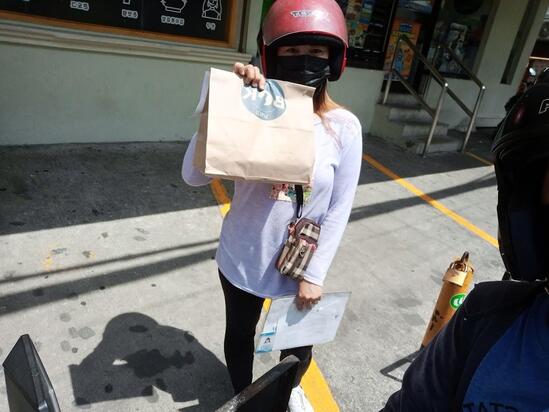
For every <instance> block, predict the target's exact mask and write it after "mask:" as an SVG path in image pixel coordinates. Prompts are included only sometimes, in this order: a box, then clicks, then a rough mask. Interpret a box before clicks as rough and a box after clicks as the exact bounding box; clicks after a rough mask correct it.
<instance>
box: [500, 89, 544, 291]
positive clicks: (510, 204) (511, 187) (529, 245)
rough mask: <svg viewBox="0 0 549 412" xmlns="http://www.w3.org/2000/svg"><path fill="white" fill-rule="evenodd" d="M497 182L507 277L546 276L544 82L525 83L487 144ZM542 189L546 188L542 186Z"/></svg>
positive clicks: (525, 278)
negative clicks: (527, 86)
mask: <svg viewBox="0 0 549 412" xmlns="http://www.w3.org/2000/svg"><path fill="white" fill-rule="evenodd" d="M492 152H493V154H494V157H495V169H496V177H497V182H498V222H499V241H500V245H499V249H500V252H501V255H502V258H503V261H504V263H505V267H506V269H507V271H508V272H509V274H510V276H511V277H512V278H513V279H516V280H526V281H535V280H537V279H547V278H549V205H544V204H543V203H542V190H543V188H544V183H545V187H546V188H547V185H548V184H549V175H548V173H549V172H548V170H549V162H548V160H549V83H539V84H536V85H535V86H533V87H531V88H530V89H529V90H528V91H526V92H525V94H524V95H523V96H522V97H521V98H520V99H519V100H518V102H517V103H516V104H515V105H514V106H513V108H512V109H511V111H510V112H509V113H508V114H507V117H506V118H505V119H504V121H503V124H502V126H501V127H500V129H499V131H498V133H497V135H496V137H495V139H494V143H493V146H492ZM545 190H547V189H545Z"/></svg>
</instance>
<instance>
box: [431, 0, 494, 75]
mask: <svg viewBox="0 0 549 412" xmlns="http://www.w3.org/2000/svg"><path fill="white" fill-rule="evenodd" d="M493 3H494V1H493V0H442V5H441V10H440V14H439V17H438V19H437V22H436V25H435V30H434V35H433V41H432V42H431V47H430V50H429V58H430V59H434V64H435V67H436V68H437V69H438V70H439V71H440V72H441V73H442V74H443V75H444V76H447V77H465V76H464V73H463V70H462V69H461V67H460V66H459V65H458V64H457V63H456V61H455V60H453V59H451V58H450V55H449V53H442V52H440V53H438V55H437V54H436V51H437V48H436V47H437V45H438V44H439V43H445V44H446V45H448V46H449V47H450V48H451V49H452V50H453V51H454V53H455V54H456V55H457V56H458V57H459V58H460V59H461V60H462V61H463V62H464V63H465V66H467V67H468V68H469V69H471V70H473V69H474V66H475V62H476V58H477V56H478V52H479V48H480V45H481V42H482V39H483V36H484V34H485V32H487V31H486V30H485V29H486V24H487V21H488V17H489V15H490V12H491V11H492V7H493Z"/></svg>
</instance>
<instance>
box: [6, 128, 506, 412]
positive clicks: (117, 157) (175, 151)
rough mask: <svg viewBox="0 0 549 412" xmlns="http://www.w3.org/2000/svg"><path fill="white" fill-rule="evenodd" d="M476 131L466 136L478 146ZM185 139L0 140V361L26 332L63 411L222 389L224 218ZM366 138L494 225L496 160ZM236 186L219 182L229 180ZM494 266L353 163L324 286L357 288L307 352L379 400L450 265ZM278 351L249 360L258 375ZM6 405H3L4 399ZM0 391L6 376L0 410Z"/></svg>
mask: <svg viewBox="0 0 549 412" xmlns="http://www.w3.org/2000/svg"><path fill="white" fill-rule="evenodd" d="M486 147H487V142H486V139H483V138H482V136H481V135H476V136H475V140H474V141H473V144H472V146H471V148H472V149H471V150H473V151H475V153H477V154H480V155H482V156H487V153H486ZM184 150H185V145H184V144H177V143H151V144H143V143H142V144H125V145H122V144H104V145H60V146H33V147H3V148H0V285H1V287H0V324H1V329H2V333H1V335H0V360H3V359H4V357H5V356H6V355H7V353H8V352H9V350H10V348H11V346H12V345H13V344H14V343H15V341H16V340H17V337H18V336H19V335H21V334H23V333H29V334H30V335H31V337H32V338H33V339H34V341H35V343H36V344H37V346H38V348H39V353H40V356H41V358H42V360H43V362H44V364H45V366H46V368H47V370H48V373H49V375H50V378H51V380H52V383H53V385H54V387H55V389H56V392H57V394H58V397H59V400H60V404H61V409H62V410H65V411H67V410H80V409H92V410H97V411H114V410H116V411H137V410H141V411H168V410H184V411H211V410H214V409H215V408H216V407H217V406H219V405H221V404H222V403H223V402H224V401H225V400H227V399H228V398H229V397H230V396H231V389H230V384H229V380H228V374H227V372H226V370H225V367H224V357H223V348H222V347H223V344H222V342H223V328H224V312H223V310H224V309H223V297H222V294H221V290H220V288H219V285H218V279H217V273H216V265H215V262H214V261H213V260H212V258H213V256H214V254H215V248H216V246H217V239H218V236H219V230H220V226H221V216H220V214H219V210H218V207H217V204H216V202H215V199H214V197H213V196H212V193H211V191H210V189H209V187H203V188H189V187H186V186H185V185H184V183H183V182H181V180H180V174H179V168H180V162H181V157H182V154H183V152H184ZM365 151H366V152H368V153H369V154H370V155H372V156H373V157H374V158H375V159H376V160H378V161H379V162H381V163H382V164H383V165H385V166H386V167H388V168H390V169H391V170H393V171H394V172H395V173H397V174H398V175H399V176H401V177H402V178H404V179H406V180H407V181H409V182H411V183H412V184H414V185H415V186H417V187H418V188H420V189H421V190H422V191H424V192H425V193H427V194H429V195H430V196H431V197H433V198H434V199H436V200H439V201H440V202H442V203H443V204H444V205H445V206H447V207H448V208H450V209H451V210H453V211H454V212H456V213H458V214H459V215H461V216H463V217H464V218H465V219H468V220H469V221H470V222H471V223H472V224H474V225H476V226H477V227H479V228H481V229H482V230H484V231H486V232H488V233H490V234H491V235H492V236H496V233H497V230H496V216H495V206H496V190H495V178H494V174H493V171H492V168H490V167H489V166H486V165H485V164H483V163H481V162H480V161H478V160H476V159H474V158H472V157H470V156H466V155H461V154H453V153H452V154H442V155H432V156H430V157H428V158H427V159H422V158H420V157H418V156H417V155H414V154H410V153H406V152H403V151H401V150H398V149H396V148H394V147H391V146H388V145H386V144H384V143H382V142H380V141H379V140H377V139H376V138H371V137H367V138H366V139H365ZM225 186H226V187H227V189H228V191H229V192H230V183H229V182H225ZM465 250H469V251H470V252H471V259H472V261H473V263H474V264H475V266H476V267H477V273H476V274H475V275H476V278H475V281H481V280H492V279H499V278H500V277H501V274H502V273H503V265H502V263H501V260H500V258H499V253H498V251H497V249H496V248H495V247H494V246H493V245H491V244H489V243H488V242H486V241H485V240H483V239H481V238H479V237H478V236H477V235H475V234H473V233H471V232H470V231H469V230H467V229H466V228H464V227H463V226H460V225H459V224H457V223H456V222H455V221H453V220H451V219H450V218H449V217H448V216H446V215H444V214H443V213H441V212H440V211H438V210H436V209H434V208H433V207H431V206H430V205H428V204H427V203H426V202H425V201H424V200H422V199H420V198H419V197H417V196H415V195H414V194H412V193H410V192H409V191H408V190H406V189H405V188H403V187H402V186H401V185H399V184H398V183H395V182H394V181H392V180H391V179H390V178H388V177H387V176H386V175H384V174H383V173H380V172H379V171H378V170H376V169H374V168H373V167H371V165H369V164H368V163H367V162H364V163H363V170H362V176H361V181H360V186H359V189H358V191H357V195H356V199H355V204H354V209H353V212H352V214H351V219H350V223H349V226H348V228H347V231H346V233H345V235H344V239H343V241H342V244H341V247H340V250H339V253H338V255H337V257H336V259H335V262H334V264H333V266H332V269H331V271H330V274H329V276H328V279H327V283H326V287H325V290H326V291H343V290H351V291H352V292H353V296H352V298H351V301H350V304H349V307H348V311H347V313H346V315H345V318H344V320H343V322H342V325H341V329H340V331H339V334H338V337H337V339H336V341H335V342H332V343H329V344H326V345H322V346H318V347H317V348H316V349H315V359H316V361H317V363H318V365H319V367H320V369H321V371H322V372H323V374H324V376H325V378H326V380H327V381H328V383H329V385H330V387H331V389H332V391H333V394H334V397H335V399H336V401H337V402H338V404H339V406H340V409H341V410H342V411H375V410H378V409H379V408H380V407H381V406H382V405H383V403H384V401H385V400H386V399H387V397H388V396H389V395H390V393H392V392H393V391H394V390H396V389H397V388H398V386H399V383H398V378H399V376H400V375H401V374H402V371H403V368H402V367H401V368H397V369H396V370H394V371H392V372H391V373H389V374H388V375H391V376H392V377H391V376H386V375H387V374H386V375H384V374H382V373H381V372H380V370H387V369H391V368H390V366H391V365H392V364H394V363H395V362H397V361H398V360H400V359H402V358H404V357H405V356H406V355H408V354H410V353H412V352H414V351H415V350H416V349H417V348H418V346H419V343H420V342H421V338H422V336H423V333H424V331H425V327H426V323H427V319H428V318H429V316H430V314H431V311H432V308H433V305H434V301H435V300H436V297H437V295H438V291H439V287H440V281H441V277H442V274H443V273H444V271H445V269H446V267H447V266H448V264H449V262H450V261H451V260H452V259H453V258H454V257H456V256H458V255H461V253H462V252H463V251H465ZM275 361H276V356H275V355H274V354H273V355H263V356H261V357H258V358H257V362H256V375H257V376H259V375H260V374H261V373H263V372H264V371H266V370H267V369H269V368H270V367H272V366H273V365H274V364H275ZM2 405H4V406H2ZM6 405H7V400H6V394H5V386H4V380H3V376H0V410H3V409H5V408H6Z"/></svg>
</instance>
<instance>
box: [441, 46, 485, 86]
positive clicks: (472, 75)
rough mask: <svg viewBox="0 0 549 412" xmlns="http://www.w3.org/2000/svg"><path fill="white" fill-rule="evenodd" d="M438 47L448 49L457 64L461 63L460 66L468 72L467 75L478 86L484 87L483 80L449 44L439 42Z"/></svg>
mask: <svg viewBox="0 0 549 412" xmlns="http://www.w3.org/2000/svg"><path fill="white" fill-rule="evenodd" d="M437 47H438V48H443V49H444V50H446V51H447V52H448V53H450V56H452V58H453V59H454V60H455V61H456V63H457V64H459V66H460V67H461V68H462V69H463V71H464V72H465V73H467V76H469V77H470V78H471V80H473V81H474V82H475V83H476V84H477V86H479V87H482V86H484V85H483V84H482V82H481V81H480V79H479V78H478V77H477V76H476V74H474V73H473V72H472V71H471V70H470V69H469V68H468V67H467V66H466V65H465V63H463V60H461V58H460V57H459V56H458V55H457V54H456V52H455V51H453V50H452V49H451V48H449V47H448V45H447V44H444V43H439V45H438V46H437Z"/></svg>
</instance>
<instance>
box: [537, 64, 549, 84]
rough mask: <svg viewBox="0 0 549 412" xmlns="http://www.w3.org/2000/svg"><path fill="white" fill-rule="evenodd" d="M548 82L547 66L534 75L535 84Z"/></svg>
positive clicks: (548, 70)
mask: <svg viewBox="0 0 549 412" xmlns="http://www.w3.org/2000/svg"><path fill="white" fill-rule="evenodd" d="M540 83H549V67H546V68H545V69H543V71H542V72H541V73H540V74H538V77H536V84H540Z"/></svg>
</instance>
